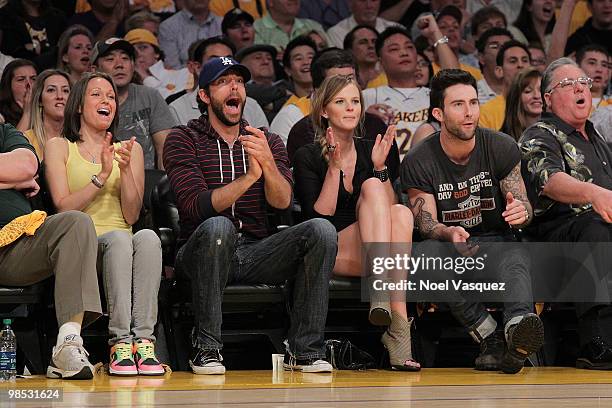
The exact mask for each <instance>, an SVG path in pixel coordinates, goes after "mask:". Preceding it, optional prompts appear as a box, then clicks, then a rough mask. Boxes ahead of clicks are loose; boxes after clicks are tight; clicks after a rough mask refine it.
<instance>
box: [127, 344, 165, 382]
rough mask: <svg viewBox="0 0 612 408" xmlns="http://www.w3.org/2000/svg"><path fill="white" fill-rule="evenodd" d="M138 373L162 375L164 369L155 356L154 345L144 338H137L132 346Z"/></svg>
mask: <svg viewBox="0 0 612 408" xmlns="http://www.w3.org/2000/svg"><path fill="white" fill-rule="evenodd" d="M132 350H133V351H134V360H135V361H136V367H137V369H138V374H141V375H164V374H165V372H166V370H164V367H163V366H162V365H161V363H160V362H159V360H158V359H157V357H156V356H155V345H154V344H153V343H152V342H151V341H150V340H146V339H139V340H137V341H136V343H134V346H133V347H132Z"/></svg>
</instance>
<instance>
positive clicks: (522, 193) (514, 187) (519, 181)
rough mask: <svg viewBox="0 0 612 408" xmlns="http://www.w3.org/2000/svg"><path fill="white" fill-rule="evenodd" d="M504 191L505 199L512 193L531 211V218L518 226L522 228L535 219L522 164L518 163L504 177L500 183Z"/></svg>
mask: <svg viewBox="0 0 612 408" xmlns="http://www.w3.org/2000/svg"><path fill="white" fill-rule="evenodd" d="M499 185H500V188H501V191H502V193H503V194H504V199H505V197H506V194H508V193H512V195H513V196H514V198H515V199H516V200H520V201H521V202H522V203H523V205H524V206H525V208H526V209H527V212H528V213H529V219H528V220H527V222H525V223H524V224H521V225H517V226H516V227H518V228H521V227H524V226H527V225H528V224H529V223H530V222H531V220H532V219H533V209H532V208H531V204H530V203H529V198H528V197H527V190H526V188H525V182H524V181H523V177H522V176H521V164H520V163H519V164H517V165H516V166H515V167H514V168H513V169H512V171H511V172H510V174H508V175H507V176H506V177H505V178H504V179H502V180H501V181H500V183H499Z"/></svg>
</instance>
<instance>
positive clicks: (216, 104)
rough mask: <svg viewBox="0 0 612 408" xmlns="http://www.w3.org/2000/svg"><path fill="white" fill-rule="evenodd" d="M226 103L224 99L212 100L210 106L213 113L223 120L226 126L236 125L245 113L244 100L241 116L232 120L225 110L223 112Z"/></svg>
mask: <svg viewBox="0 0 612 408" xmlns="http://www.w3.org/2000/svg"><path fill="white" fill-rule="evenodd" d="M224 105H225V103H224V102H223V101H218V100H211V101H210V107H211V108H212V111H213V113H214V114H215V116H216V117H217V119H219V121H221V123H223V124H224V125H225V126H235V125H237V124H238V123H240V120H241V119H242V115H243V114H244V102H243V103H242V106H241V108H240V116H239V117H238V119H236V120H235V121H232V120H231V119H230V118H228V117H227V116H226V115H225V112H223V106H224Z"/></svg>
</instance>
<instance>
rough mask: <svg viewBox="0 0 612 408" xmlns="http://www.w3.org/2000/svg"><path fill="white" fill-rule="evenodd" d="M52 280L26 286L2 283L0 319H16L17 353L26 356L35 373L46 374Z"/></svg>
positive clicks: (0, 289)
mask: <svg viewBox="0 0 612 408" xmlns="http://www.w3.org/2000/svg"><path fill="white" fill-rule="evenodd" d="M51 282H52V279H47V280H44V281H42V282H39V283H36V284H34V285H30V286H24V287H9V286H0V321H1V320H2V319H12V320H13V324H12V325H11V327H12V329H13V331H14V332H15V336H16V338H17V349H18V353H19V354H21V355H23V357H25V361H24V363H26V364H27V366H28V369H29V370H30V372H31V373H32V374H43V373H44V372H45V370H46V367H47V363H48V360H47V358H48V356H47V354H48V352H47V350H46V345H47V334H46V333H47V330H46V324H45V322H46V317H47V304H48V303H49V302H50V301H51V299H49V293H53V291H52V289H51V288H50V285H51ZM19 360H20V361H21V359H19ZM20 365H21V364H20ZM20 368H21V367H20ZM18 371H21V370H18Z"/></svg>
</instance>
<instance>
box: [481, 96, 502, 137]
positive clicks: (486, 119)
mask: <svg viewBox="0 0 612 408" xmlns="http://www.w3.org/2000/svg"><path fill="white" fill-rule="evenodd" d="M505 116H506V98H505V97H504V96H503V95H497V96H496V97H495V98H493V99H491V100H490V101H489V102H487V103H485V104H484V105H482V106H481V107H480V121H479V125H480V127H485V128H489V129H493V130H499V129H501V127H502V126H503V125H504V117H505Z"/></svg>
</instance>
